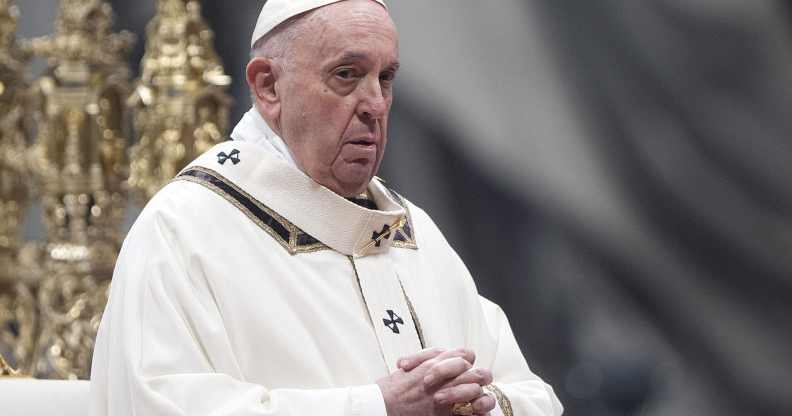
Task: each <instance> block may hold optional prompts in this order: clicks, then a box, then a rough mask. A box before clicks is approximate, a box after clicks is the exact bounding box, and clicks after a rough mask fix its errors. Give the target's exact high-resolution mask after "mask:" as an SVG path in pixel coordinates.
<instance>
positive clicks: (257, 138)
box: [231, 106, 297, 167]
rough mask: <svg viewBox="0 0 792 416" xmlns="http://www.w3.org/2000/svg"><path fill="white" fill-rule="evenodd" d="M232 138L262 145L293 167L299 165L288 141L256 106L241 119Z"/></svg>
mask: <svg viewBox="0 0 792 416" xmlns="http://www.w3.org/2000/svg"><path fill="white" fill-rule="evenodd" d="M231 139H233V140H235V141H240V142H248V143H254V144H257V145H260V146H262V147H264V148H265V149H267V150H268V151H269V152H270V153H272V154H273V155H275V156H278V157H280V158H281V159H283V160H284V161H286V163H288V164H289V165H291V166H292V167H297V163H296V162H295V161H294V157H293V156H292V154H291V151H290V150H289V147H288V146H286V142H284V141H283V139H282V138H281V137H280V136H278V134H277V133H275V132H274V131H273V130H272V129H271V128H270V126H269V125H268V124H267V122H266V121H265V120H264V117H262V116H261V113H259V111H258V109H257V108H256V107H255V106H253V107H251V108H250V110H248V112H247V113H245V115H244V116H243V117H242V119H241V120H239V123H237V125H236V127H234V131H233V132H231Z"/></svg>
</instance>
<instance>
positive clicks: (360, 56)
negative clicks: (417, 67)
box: [336, 51, 401, 70]
mask: <svg viewBox="0 0 792 416" xmlns="http://www.w3.org/2000/svg"><path fill="white" fill-rule="evenodd" d="M367 59H368V55H366V54H365V53H363V52H356V51H346V52H344V53H343V54H342V55H341V57H339V58H338V59H336V62H355V61H365V60H367ZM400 66H401V63H399V61H398V60H396V61H393V62H391V63H390V64H388V68H392V69H393V70H398V69H399V67H400Z"/></svg>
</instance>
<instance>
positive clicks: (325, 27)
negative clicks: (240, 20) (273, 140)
mask: <svg viewBox="0 0 792 416" xmlns="http://www.w3.org/2000/svg"><path fill="white" fill-rule="evenodd" d="M306 19H308V21H307V22H306V25H307V26H306V29H307V30H306V31H305V32H306V35H305V36H300V37H298V38H297V39H296V40H295V41H294V44H293V45H292V47H293V48H294V49H293V51H294V52H293V54H294V55H293V57H292V64H291V65H289V68H288V69H287V70H285V71H284V72H283V74H282V76H281V77H280V79H279V80H278V81H277V84H278V85H277V86H276V88H277V89H278V96H279V97H280V100H281V102H280V108H281V109H280V117H279V123H278V124H279V127H280V130H281V131H280V133H281V136H282V138H283V140H284V141H285V142H286V144H287V145H288V146H289V149H290V150H291V152H292V155H293V156H294V159H295V161H296V162H297V164H298V165H299V167H300V168H301V169H302V170H303V172H305V173H306V174H307V175H308V176H310V177H311V178H313V180H314V181H316V182H318V183H320V184H322V185H324V186H325V187H327V188H329V189H331V190H332V191H334V192H336V193H337V194H339V195H341V196H345V197H349V196H354V195H357V194H360V193H362V192H365V190H366V187H367V186H368V183H369V182H370V181H371V178H372V177H374V175H375V174H376V173H377V170H378V169H379V166H380V163H381V162H382V157H383V154H384V153H385V145H386V143H387V139H388V135H387V129H388V113H389V112H390V108H391V104H392V103H393V80H394V77H395V75H396V71H397V70H398V66H399V63H398V38H397V34H396V28H395V26H394V24H393V21H392V20H391V19H390V17H389V16H388V13H387V11H386V10H385V9H384V8H383V7H382V6H381V5H379V4H378V3H376V2H374V1H371V0H346V1H342V2H338V3H334V4H331V5H328V6H325V7H323V8H321V9H318V10H316V11H315V12H313V13H312V14H311V15H309V16H307V17H306Z"/></svg>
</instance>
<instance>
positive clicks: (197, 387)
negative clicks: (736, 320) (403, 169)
mask: <svg viewBox="0 0 792 416" xmlns="http://www.w3.org/2000/svg"><path fill="white" fill-rule="evenodd" d="M368 191H369V192H368V193H369V195H370V197H371V199H372V200H373V202H374V204H375V205H376V209H368V208H364V207H362V206H360V205H357V204H355V203H353V202H350V201H349V200H347V199H345V198H342V197H340V196H338V195H336V194H335V193H333V192H331V191H330V190H328V189H326V188H324V187H322V186H321V185H318V184H317V183H315V182H314V181H312V180H311V179H310V178H309V177H307V176H306V175H305V174H303V173H302V172H300V171H299V170H297V169H296V168H294V167H292V166H290V165H289V164H288V163H287V161H285V160H284V159H283V158H280V157H277V156H275V155H273V154H272V153H271V152H269V151H267V150H266V149H265V148H264V147H262V146H260V145H257V144H254V143H248V142H240V141H229V142H225V143H221V144H219V145H217V146H215V147H214V148H213V149H211V150H210V151H209V152H207V153H206V154H204V155H203V156H201V157H200V158H198V159H197V160H196V161H195V162H193V163H192V164H191V165H190V166H188V167H187V168H185V169H184V170H183V171H182V172H181V173H180V174H179V175H178V177H177V178H175V179H174V180H173V181H172V182H171V183H170V184H168V185H167V186H166V187H165V188H164V189H163V190H162V191H160V192H159V193H158V194H157V195H156V196H155V197H154V198H153V199H152V200H151V201H150V203H149V204H148V205H147V206H146V208H145V209H144V210H143V212H142V213H141V215H140V216H139V217H138V219H137V221H136V222H135V224H134V226H133V227H132V229H131V230H130V232H129V234H128V236H127V238H126V240H125V242H124V245H123V248H122V250H121V254H120V255H119V259H118V262H117V265H116V270H115V273H114V276H113V282H112V285H111V289H110V300H109V302H108V305H107V309H106V311H105V314H104V316H103V318H102V323H101V325H100V329H99V335H98V337H97V341H96V347H95V352H94V361H93V368H92V376H91V411H92V414H93V415H95V416H123V415H190V416H201V415H216V416H226V415H228V416H231V415H239V416H243V415H245V416H247V415H273V416H276V415H283V416H286V415H290V416H291V415H294V416H297V415H312V414H322V415H327V416H342V415H372V416H384V415H385V414H386V411H385V405H384V402H383V399H382V394H381V392H380V390H379V387H378V386H377V385H376V384H375V381H376V380H378V379H380V378H382V377H385V376H387V375H388V374H389V373H390V372H392V371H394V370H395V368H396V362H397V360H398V359H399V358H400V357H403V356H405V355H409V354H413V353H415V352H417V351H420V350H421V349H422V348H424V347H427V348H428V347H444V348H458V347H468V348H471V349H473V350H474V351H475V352H476V354H477V360H476V366H479V367H486V368H490V369H491V370H492V371H493V375H494V378H495V382H494V383H493V385H492V387H491V388H489V389H488V390H489V391H490V392H491V394H493V395H494V396H495V397H496V398H497V399H498V404H499V405H498V409H497V412H496V413H503V414H507V415H511V414H515V415H526V416H528V415H536V416H539V415H558V414H561V411H562V410H561V405H560V404H559V403H558V400H557V399H556V397H555V395H554V393H553V391H552V389H551V388H550V387H549V386H548V385H547V384H545V383H544V382H543V381H542V380H541V379H539V377H537V376H536V375H535V374H533V373H532V372H531V370H530V369H529V367H528V365H527V364H526V362H525V359H524V358H523V355H522V354H521V352H520V350H519V348H518V346H517V343H516V342H515V340H514V336H513V335H512V333H511V329H510V327H509V324H508V322H507V320H506V318H505V316H504V315H503V313H502V312H501V310H500V309H499V308H498V307H497V306H496V305H494V304H493V303H491V302H489V301H487V300H485V299H483V298H480V297H479V295H478V294H477V292H476V288H475V285H474V283H473V279H472V278H471V276H470V274H469V273H468V271H467V269H466V268H465V266H464V264H463V263H462V261H461V260H460V259H459V258H458V257H457V255H456V254H455V253H454V251H453V250H452V249H451V247H449V245H448V243H447V242H446V241H445V239H444V238H443V236H442V234H441V233H440V231H439V230H438V229H437V227H436V226H435V225H434V223H433V222H432V221H431V219H430V218H429V217H428V216H427V215H426V213H425V212H423V211H422V210H421V209H420V208H417V207H416V206H414V205H412V204H411V203H409V202H408V201H406V200H405V199H404V198H402V197H401V196H399V195H398V194H396V193H394V192H391V191H390V190H388V189H387V188H386V187H385V186H384V185H383V184H382V183H381V182H380V181H379V180H374V181H372V182H371V184H370V186H369V190H368Z"/></svg>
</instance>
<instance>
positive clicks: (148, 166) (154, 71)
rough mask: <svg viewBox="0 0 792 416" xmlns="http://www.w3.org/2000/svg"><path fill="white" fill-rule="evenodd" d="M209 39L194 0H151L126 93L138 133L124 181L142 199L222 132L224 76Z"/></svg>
mask: <svg viewBox="0 0 792 416" xmlns="http://www.w3.org/2000/svg"><path fill="white" fill-rule="evenodd" d="M213 41H214V33H213V32H212V31H211V29H210V28H209V27H208V26H207V24H206V22H205V21H204V19H203V17H202V16H201V4H200V2H199V1H197V0H158V1H157V15H156V16H155V17H154V18H153V20H152V21H151V22H150V23H149V25H148V28H147V30H146V53H145V55H144V57H143V62H142V64H141V72H142V74H141V78H140V80H139V81H138V84H137V87H136V90H135V93H134V94H133V95H132V97H131V98H130V100H129V104H130V105H131V106H132V107H133V108H134V109H135V110H136V114H135V126H136V128H137V131H138V132H139V134H140V141H139V143H137V144H136V145H135V146H134V147H133V148H132V151H131V163H130V178H129V184H130V185H131V187H133V188H134V189H136V190H137V191H138V193H139V194H140V195H141V196H142V197H143V199H145V200H148V199H149V198H151V197H152V196H153V195H154V194H155V193H156V192H157V191H158V190H159V189H160V188H161V187H162V186H164V185H165V184H167V183H168V182H169V181H170V180H171V179H173V178H174V177H175V176H176V174H177V173H179V171H180V170H181V169H182V168H183V167H184V166H186V165H187V164H188V163H189V162H190V161H192V160H193V159H195V158H196V157H197V156H199V155H200V154H202V153H203V152H205V151H206V150H208V149H209V148H210V147H212V146H213V145H214V144H216V143H218V142H220V141H223V140H225V139H226V135H227V131H228V117H229V109H230V106H231V99H230V98H229V96H228V95H227V94H226V93H225V89H226V87H227V86H228V85H229V84H230V78H229V77H228V76H227V75H226V74H225V72H224V70H223V66H222V63H221V61H220V58H219V57H218V56H217V53H216V51H215V49H214V46H213Z"/></svg>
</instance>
